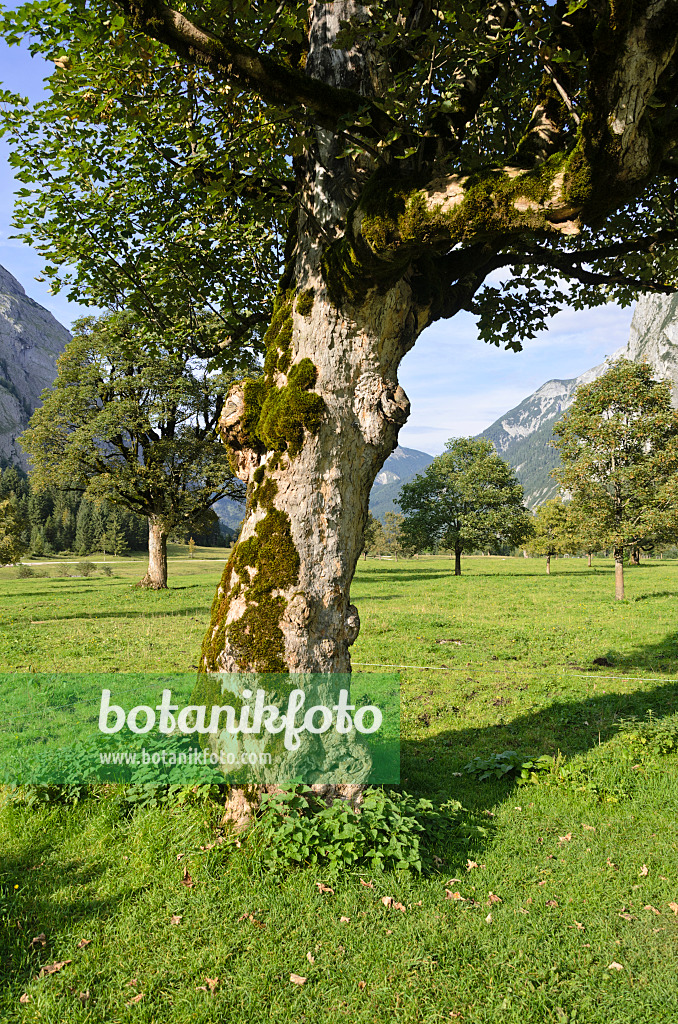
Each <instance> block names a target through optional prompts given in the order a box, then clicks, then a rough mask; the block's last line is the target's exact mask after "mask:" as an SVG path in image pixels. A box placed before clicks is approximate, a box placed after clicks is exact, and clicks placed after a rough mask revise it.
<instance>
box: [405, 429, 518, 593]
mask: <svg viewBox="0 0 678 1024" xmlns="http://www.w3.org/2000/svg"><path fill="white" fill-rule="evenodd" d="M445 448H446V450H445V451H444V452H443V454H442V455H439V456H438V457H437V458H435V459H434V460H433V462H432V463H431V464H430V465H429V466H427V468H426V470H425V472H424V473H422V474H420V475H418V476H415V478H414V480H411V481H410V482H409V483H407V484H404V485H403V487H402V489H401V491H400V495H399V497H398V503H399V505H400V507H401V508H402V510H403V512H404V513H405V519H404V522H403V533H404V534H405V535H406V536H407V537H409V538H410V541H411V543H412V544H413V546H415V547H426V546H430V545H435V546H441V547H445V548H448V549H449V550H450V551H453V552H454V573H455V576H460V575H461V556H462V553H463V552H464V551H466V552H469V551H474V550H477V549H478V548H482V549H490V550H495V551H496V550H497V548H498V547H500V546H501V545H502V544H507V543H508V544H511V545H516V544H521V543H522V541H523V540H524V539H525V537H527V536H528V534H529V532H530V515H529V513H528V512H527V511H526V509H525V507H524V505H523V497H524V495H523V489H522V487H521V486H520V484H519V483H518V480H517V478H516V475H515V472H514V471H513V469H512V468H511V467H510V466H509V465H508V463H507V462H504V460H503V459H501V458H500V457H499V456H498V455H497V452H496V449H495V447H494V445H493V444H492V442H491V441H486V440H484V439H483V438H473V437H460V438H456V439H454V438H453V439H452V440H450V441H448V442H447V445H446V446H445Z"/></svg>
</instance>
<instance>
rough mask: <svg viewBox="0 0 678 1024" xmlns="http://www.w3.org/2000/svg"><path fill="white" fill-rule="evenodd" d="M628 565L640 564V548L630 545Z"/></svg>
mask: <svg viewBox="0 0 678 1024" xmlns="http://www.w3.org/2000/svg"><path fill="white" fill-rule="evenodd" d="M629 564H630V565H640V548H637V547H632V548H631V554H630V557H629Z"/></svg>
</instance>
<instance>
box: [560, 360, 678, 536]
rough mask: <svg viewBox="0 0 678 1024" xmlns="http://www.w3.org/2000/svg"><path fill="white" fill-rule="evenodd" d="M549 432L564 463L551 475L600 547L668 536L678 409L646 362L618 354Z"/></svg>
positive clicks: (673, 523) (677, 468) (672, 524)
mask: <svg viewBox="0 0 678 1024" xmlns="http://www.w3.org/2000/svg"><path fill="white" fill-rule="evenodd" d="M553 432H554V435H555V436H556V439H555V440H554V442H553V443H554V445H555V447H557V448H558V450H559V452H560V457H561V459H562V463H563V465H562V467H561V468H559V469H556V470H554V476H555V477H556V479H557V480H558V482H559V483H560V485H561V487H563V488H564V489H565V490H567V491H569V492H570V494H571V495H572V497H573V500H574V502H575V503H576V504H575V511H576V514H577V516H578V517H579V518H581V517H582V516H583V517H586V518H587V520H588V524H589V525H588V529H589V531H592V532H593V533H594V535H595V536H596V537H598V538H600V543H601V545H605V546H608V545H609V546H613V547H614V548H615V550H616V551H617V552H621V551H623V549H624V547H627V546H628V545H632V544H633V545H646V544H647V543H648V542H650V543H652V542H653V541H659V540H671V539H673V537H674V536H675V535H676V532H677V531H678V519H676V505H675V487H676V485H675V481H676V474H678V413H676V412H675V410H674V409H673V408H672V407H671V387H670V384H669V383H668V382H667V381H659V380H656V379H655V378H654V376H653V371H652V368H651V367H650V366H649V365H648V364H647V363H633V362H630V361H629V360H626V359H621V360H619V361H618V362H617V363H615V364H614V365H613V366H611V367H610V369H609V370H608V371H607V372H606V373H604V374H603V375H602V377H599V378H598V379H597V380H595V381H593V382H592V383H591V384H587V385H584V386H582V387H580V388H579V389H578V390H577V394H576V397H575V400H574V403H573V405H572V406H571V407H570V409H569V410H568V412H567V413H566V414H565V416H564V417H563V419H562V420H561V421H560V422H559V423H557V424H556V425H555V427H554V428H553Z"/></svg>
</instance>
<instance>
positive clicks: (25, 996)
mask: <svg viewBox="0 0 678 1024" xmlns="http://www.w3.org/2000/svg"><path fill="white" fill-rule="evenodd" d="M30 1001H31V997H30V996H29V994H28V992H24V994H23V995H22V996H19V1002H20V1003H30Z"/></svg>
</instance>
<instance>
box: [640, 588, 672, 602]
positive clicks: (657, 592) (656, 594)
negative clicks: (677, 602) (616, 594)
mask: <svg viewBox="0 0 678 1024" xmlns="http://www.w3.org/2000/svg"><path fill="white" fill-rule="evenodd" d="M653 597H678V591H676V590H655V591H653V593H651V594H641V595H640V597H634V598H632V599H631V600H632V601H634V602H636V601H651V600H652V598H653Z"/></svg>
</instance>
